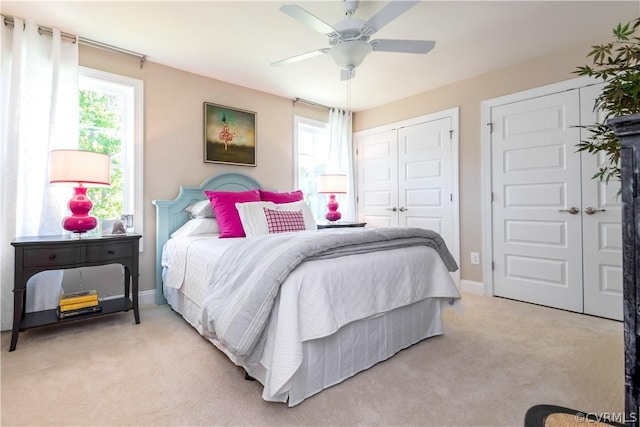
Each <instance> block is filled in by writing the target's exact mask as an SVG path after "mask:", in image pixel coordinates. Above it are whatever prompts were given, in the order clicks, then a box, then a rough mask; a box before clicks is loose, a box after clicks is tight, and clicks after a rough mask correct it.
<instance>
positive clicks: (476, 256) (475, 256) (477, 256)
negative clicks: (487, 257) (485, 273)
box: [471, 252, 480, 264]
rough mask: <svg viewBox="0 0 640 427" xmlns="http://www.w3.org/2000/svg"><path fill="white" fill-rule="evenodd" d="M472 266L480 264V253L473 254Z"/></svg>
mask: <svg viewBox="0 0 640 427" xmlns="http://www.w3.org/2000/svg"><path fill="white" fill-rule="evenodd" d="M471 264H480V253H479V252H471Z"/></svg>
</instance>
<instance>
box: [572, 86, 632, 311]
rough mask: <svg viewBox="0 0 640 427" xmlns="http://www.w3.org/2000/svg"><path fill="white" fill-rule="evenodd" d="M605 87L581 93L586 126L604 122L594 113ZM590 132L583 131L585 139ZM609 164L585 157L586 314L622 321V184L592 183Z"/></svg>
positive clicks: (599, 157) (599, 159) (583, 183)
mask: <svg viewBox="0 0 640 427" xmlns="http://www.w3.org/2000/svg"><path fill="white" fill-rule="evenodd" d="M602 87H603V85H602V84H600V85H594V86H589V87H586V88H583V89H580V97H581V108H582V111H581V119H582V124H583V125H589V124H593V123H596V122H602V121H603V120H604V117H603V113H602V112H594V111H593V107H594V102H595V98H596V97H597V96H598V94H599V93H600V91H601V89H602ZM587 137H588V132H586V131H583V132H582V134H581V139H586V138H587ZM605 164H606V158H605V156H604V155H603V154H602V153H599V154H598V155H597V156H596V155H593V154H589V153H582V208H583V209H582V223H583V244H582V246H583V257H584V312H585V313H587V314H592V315H595V316H602V317H607V318H610V319H616V320H622V318H623V316H622V224H621V221H622V205H621V200H620V199H619V197H618V196H617V192H618V189H619V188H620V182H619V181H616V182H613V181H611V182H609V183H606V182H602V181H600V180H598V179H592V177H593V175H594V174H595V173H596V172H597V171H598V170H599V168H600V167H602V166H604V165H605Z"/></svg>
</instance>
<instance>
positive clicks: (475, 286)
mask: <svg viewBox="0 0 640 427" xmlns="http://www.w3.org/2000/svg"><path fill="white" fill-rule="evenodd" d="M460 290H461V291H462V292H467V293H470V294H475V295H484V283H482V282H474V281H473V280H460Z"/></svg>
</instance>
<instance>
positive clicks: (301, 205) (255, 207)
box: [236, 201, 318, 237]
mask: <svg viewBox="0 0 640 427" xmlns="http://www.w3.org/2000/svg"><path fill="white" fill-rule="evenodd" d="M263 208H268V209H273V210H276V211H302V216H303V218H304V227H305V229H306V230H316V229H317V228H318V225H317V224H316V220H315V219H313V214H312V213H311V209H309V206H308V205H307V203H306V202H305V201H299V202H291V203H279V204H276V203H273V202H245V203H236V209H237V210H238V214H239V216H240V222H242V228H244V233H245V234H246V235H247V237H251V236H257V235H260V234H269V226H268V225H267V218H266V216H265V214H264V210H263Z"/></svg>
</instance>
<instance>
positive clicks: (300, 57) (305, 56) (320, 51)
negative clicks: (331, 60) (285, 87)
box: [271, 48, 329, 67]
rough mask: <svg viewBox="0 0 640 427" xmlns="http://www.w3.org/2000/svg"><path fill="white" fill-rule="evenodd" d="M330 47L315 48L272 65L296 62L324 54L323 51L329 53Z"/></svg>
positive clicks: (277, 65)
mask: <svg viewBox="0 0 640 427" xmlns="http://www.w3.org/2000/svg"><path fill="white" fill-rule="evenodd" d="M328 51H329V48H324V49H318V50H314V51H313V52H307V53H303V54H300V55H296V56H292V57H291V58H287V59H281V60H280V61H276V62H272V63H271V65H272V66H274V67H279V66H280V65H287V64H292V63H294V62H298V61H302V60H304V59H309V58H313V57H314V56H318V55H322V54H323V53H327V52H328Z"/></svg>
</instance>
